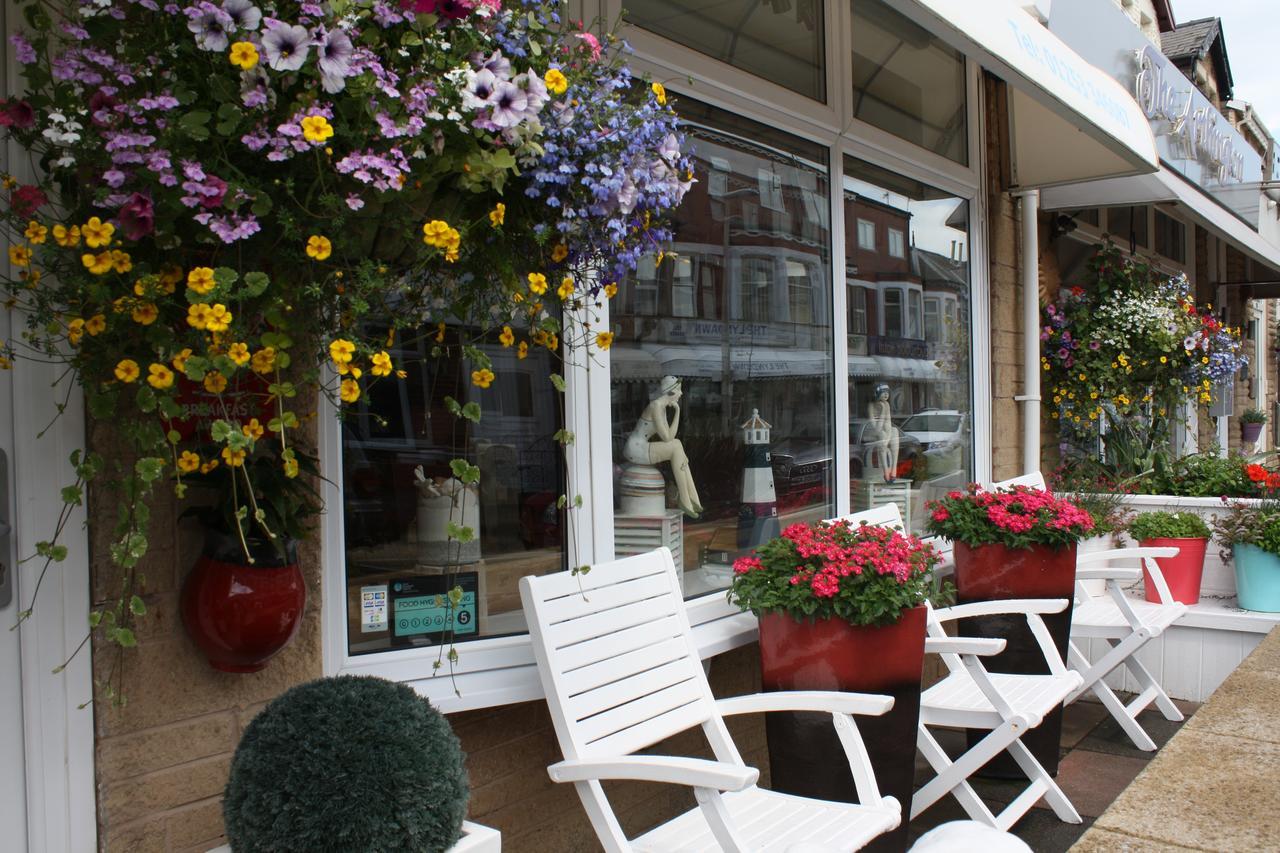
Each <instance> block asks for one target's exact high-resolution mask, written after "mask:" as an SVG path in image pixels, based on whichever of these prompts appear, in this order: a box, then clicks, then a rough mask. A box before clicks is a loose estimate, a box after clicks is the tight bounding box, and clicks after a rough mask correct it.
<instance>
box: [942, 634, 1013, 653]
mask: <svg viewBox="0 0 1280 853" xmlns="http://www.w3.org/2000/svg"><path fill="white" fill-rule="evenodd" d="M1006 645H1007V642H1006V641H1005V640H1001V639H995V638H991V639H988V638H985V637H925V640H924V652H925V654H938V655H998V654H1000V652H1002V651H1004V647H1005V646H1006Z"/></svg>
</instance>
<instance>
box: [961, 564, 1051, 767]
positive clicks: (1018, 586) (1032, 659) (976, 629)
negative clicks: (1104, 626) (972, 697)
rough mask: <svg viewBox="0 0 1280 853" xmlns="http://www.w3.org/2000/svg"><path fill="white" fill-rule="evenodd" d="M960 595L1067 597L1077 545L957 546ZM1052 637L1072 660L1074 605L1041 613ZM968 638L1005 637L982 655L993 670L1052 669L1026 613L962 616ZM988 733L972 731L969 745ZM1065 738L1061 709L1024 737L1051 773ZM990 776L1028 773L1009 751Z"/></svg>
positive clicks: (970, 598) (984, 597) (977, 597)
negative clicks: (1002, 646) (1002, 647)
mask: <svg viewBox="0 0 1280 853" xmlns="http://www.w3.org/2000/svg"><path fill="white" fill-rule="evenodd" d="M955 561H956V575H955V584H956V598H957V599H958V600H959V602H960V603H961V604H964V603H967V602H971V601H992V600H1000V599H1009V598H1065V599H1067V600H1068V601H1070V600H1071V599H1072V598H1073V597H1074V593H1075V579H1076V546H1075V544H1074V543H1072V544H1071V545H1069V546H1067V547H1065V548H1052V547H1050V546H1048V545H1033V546H1031V547H1030V548H1007V547H1005V546H1004V545H994V544H993V545H980V546H978V547H970V546H968V545H966V544H964V543H963V542H957V543H956V545H955ZM1041 618H1042V619H1044V623H1045V627H1047V628H1048V629H1049V633H1050V634H1051V635H1052V636H1053V641H1054V645H1055V646H1057V648H1058V653H1059V654H1060V655H1062V659H1063V660H1064V661H1065V660H1066V659H1067V641H1068V639H1069V638H1070V636H1071V607H1070V606H1068V607H1067V609H1066V610H1064V611H1063V612H1061V613H1047V614H1045V615H1044V616H1042V617H1041ZM959 631H960V634H961V635H963V636H966V637H995V638H999V639H1003V640H1005V641H1006V645H1005V650H1004V651H1003V652H1001V653H1000V654H998V655H993V656H991V657H986V658H983V659H982V660H983V664H984V665H985V666H986V667H987V669H988V670H989V671H991V672H1012V673H1021V674H1034V675H1042V674H1047V673H1048V672H1049V669H1048V667H1047V666H1046V664H1045V661H1044V655H1043V654H1042V653H1041V651H1040V644H1039V643H1037V642H1036V639H1035V636H1034V635H1033V634H1032V633H1031V630H1030V628H1028V627H1027V620H1026V617H1025V616H1022V615H1021V614H1019V615H1014V616H979V617H975V618H971V619H962V620H960V627H959ZM985 734H986V732H972V731H971V732H970V735H969V742H970V744H973V743H976V742H977V741H978V740H981V738H982V736H984V735H985ZM1061 740H1062V709H1061V708H1058V709H1057V710H1055V711H1054V712H1053V713H1051V714H1049V715H1047V716H1046V717H1045V719H1044V722H1042V723H1041V724H1040V725H1039V726H1037V727H1036V728H1034V729H1032V730H1031V731H1029V732H1028V733H1027V734H1025V735H1023V737H1022V742H1023V743H1024V744H1025V745H1026V747H1027V748H1028V749H1029V750H1031V752H1032V754H1033V755H1035V757H1036V760H1038V761H1039V762H1040V763H1041V765H1043V766H1044V768H1045V770H1047V771H1048V772H1049V773H1050V774H1056V773H1057V772H1058V745H1059V742H1060V741H1061ZM982 774H983V775H986V776H995V777H1000V778H1026V777H1025V774H1024V773H1023V772H1022V770H1021V768H1019V767H1018V766H1017V765H1016V764H1015V763H1014V762H1013V760H1012V759H1010V758H1009V757H1008V754H1007V753H1001V754H1000V755H999V756H997V757H996V758H995V759H994V760H992V761H991V762H990V763H989V764H987V766H986V767H985V768H983V770H982Z"/></svg>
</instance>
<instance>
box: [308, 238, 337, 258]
mask: <svg viewBox="0 0 1280 853" xmlns="http://www.w3.org/2000/svg"><path fill="white" fill-rule="evenodd" d="M332 254H333V244H332V243H330V242H329V238H328V237H321V236H320V235H319V234H312V235H311V236H310V237H308V238H307V257H308V258H312V259H313V260H317V261H323V260H325V259H327V258H328V257H329V256H330V255H332Z"/></svg>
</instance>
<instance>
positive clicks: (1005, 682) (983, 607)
mask: <svg viewBox="0 0 1280 853" xmlns="http://www.w3.org/2000/svg"><path fill="white" fill-rule="evenodd" d="M838 520H843V521H847V522H849V523H850V524H851V525H855V526H856V525H858V524H860V523H866V524H878V525H881V526H885V527H891V528H894V529H895V530H902V518H901V516H900V515H899V513H898V507H897V506H896V505H892V504H890V505H888V506H881V507H876V508H875V509H870V510H866V511H864V512H859V513H854V514H853V515H847V516H843V517H842V518H841V519H838ZM1068 603H1069V602H1068V601H1067V600H1066V599H1065V598H1063V599H1037V600H1005V601H984V602H977V603H974V604H962V605H959V606H956V607H948V608H946V609H943V610H935V609H933V608H932V607H930V608H929V622H928V626H929V627H928V636H927V637H926V639H925V652H927V653H933V654H940V655H942V661H943V664H944V665H945V666H946V668H947V671H948V675H947V676H946V678H944V679H943V680H942V681H940V682H938V683H937V684H935V685H933V686H932V687H930V688H929V689H928V690H926V691H925V692H924V693H923V694H922V695H921V697H920V725H919V729H918V735H917V738H916V746H917V747H918V748H919V750H920V752H921V754H923V755H924V757H925V760H926V761H928V762H929V765H930V766H931V767H933V770H934V773H935V774H936V775H935V776H934V778H933V779H932V780H931V781H930V782H928V783H927V784H925V785H924V786H923V787H922V788H920V790H918V791H916V793H915V796H914V797H912V800H911V818H912V819H914V818H915V817H916V816H917V815H919V814H920V813H922V812H923V811H924V810H925V809H928V808H929V807H930V806H932V805H933V804H934V803H936V802H937V801H938V800H940V799H942V798H943V797H944V796H946V795H947V794H949V793H950V794H953V795H954V796H955V798H956V800H958V801H959V803H960V805H961V806H962V807H963V808H964V810H965V812H966V813H967V814H968V815H969V817H970V818H972V819H973V820H975V821H979V822H981V823H984V824H986V825H987V826H991V827H995V828H996V829H1000V830H1008V829H1009V827H1010V826H1012V825H1013V824H1014V823H1016V822H1017V821H1018V820H1019V819H1020V818H1021V817H1022V816H1023V815H1025V814H1026V813H1027V812H1028V811H1029V810H1030V809H1031V807H1032V806H1034V805H1035V804H1036V802H1038V801H1039V800H1040V798H1041V797H1043V798H1044V799H1045V800H1046V801H1047V802H1048V803H1049V806H1050V808H1052V809H1053V811H1054V813H1055V814H1057V815H1058V817H1059V818H1061V819H1062V820H1064V821H1066V822H1068V823H1080V815H1079V813H1077V812H1076V810H1075V808H1074V807H1073V806H1072V805H1071V801H1070V800H1069V799H1067V795H1066V794H1064V793H1063V792H1062V789H1061V788H1059V787H1058V785H1057V783H1056V782H1054V781H1053V777H1051V776H1050V775H1049V774H1048V772H1047V771H1046V770H1045V769H1044V767H1043V766H1041V764H1040V762H1039V761H1037V760H1036V758H1035V756H1034V755H1032V754H1031V751H1030V750H1028V749H1027V747H1026V746H1025V745H1023V743H1022V741H1021V740H1020V738H1021V737H1022V736H1023V735H1024V734H1026V733H1027V732H1028V731H1030V730H1032V729H1034V728H1035V727H1037V726H1039V725H1040V723H1041V722H1043V721H1044V718H1045V716H1046V715H1047V714H1049V712H1051V711H1053V710H1054V709H1055V708H1057V707H1058V706H1059V705H1061V704H1062V703H1063V701H1064V700H1065V699H1066V697H1067V696H1068V695H1070V694H1071V693H1072V691H1074V690H1075V689H1076V688H1077V687H1078V686H1079V685H1080V682H1081V677H1080V675H1079V674H1078V673H1075V672H1071V671H1069V670H1068V669H1067V667H1066V664H1065V663H1063V661H1062V657H1061V655H1059V654H1058V649H1057V647H1056V646H1055V645H1054V643H1053V638H1052V637H1051V636H1050V634H1049V629H1048V628H1047V627H1046V626H1045V624H1044V620H1043V619H1041V618H1040V615H1041V614H1044V613H1061V612H1062V611H1063V610H1066V609H1067V605H1068ZM1009 614H1023V615H1025V616H1026V619H1027V623H1028V626H1029V627H1030V629H1031V632H1032V635H1033V636H1034V637H1035V640H1036V643H1037V644H1038V645H1039V646H1040V651H1041V653H1042V654H1043V655H1044V658H1045V664H1046V666H1047V667H1048V670H1049V672H1048V674H1046V675H1021V674H1012V673H1009V674H1006V673H989V672H987V670H986V668H985V667H984V666H983V665H982V661H981V660H979V658H980V657H981V656H986V655H994V654H998V653H1000V652H1001V651H1003V650H1004V646H1005V641H1004V640H999V639H983V638H970V637H948V636H947V633H946V629H945V627H944V626H945V624H946V623H947V622H951V621H953V620H956V619H961V618H966V617H970V616H994V615H1009ZM929 726H954V727H960V728H966V729H988V730H990V731H989V734H987V735H986V737H984V738H983V739H982V740H980V741H979V742H978V743H976V744H974V745H973V746H972V747H970V748H969V750H968V751H967V752H965V753H964V755H962V756H960V757H959V758H957V759H956V760H955V761H952V760H951V758H950V756H948V755H947V753H946V751H945V750H944V749H943V748H942V747H941V746H940V745H939V744H938V741H937V740H936V739H935V738H934V736H933V734H932V733H931V732H930V731H929ZM1001 752H1008V753H1009V754H1010V756H1012V758H1013V760H1014V761H1015V762H1017V764H1018V766H1019V767H1020V768H1021V769H1022V772H1023V773H1025V774H1026V776H1027V778H1028V780H1030V782H1029V784H1028V785H1027V787H1026V789H1025V790H1024V791H1023V792H1022V793H1021V794H1019V795H1018V796H1017V797H1016V798H1015V799H1014V800H1013V802H1011V803H1009V805H1008V806H1006V807H1005V809H1004V810H1003V811H1001V812H1000V814H999V815H995V814H992V812H991V810H990V809H989V808H988V807H987V805H986V803H984V802H983V801H982V799H981V798H980V797H979V796H978V794H977V792H976V791H974V790H973V786H972V785H970V784H969V777H970V776H972V775H973V774H974V773H976V772H977V771H978V770H980V769H982V767H983V766H985V765H986V764H987V763H988V762H989V761H991V759H993V758H995V757H996V756H997V755H999V754H1000V753H1001Z"/></svg>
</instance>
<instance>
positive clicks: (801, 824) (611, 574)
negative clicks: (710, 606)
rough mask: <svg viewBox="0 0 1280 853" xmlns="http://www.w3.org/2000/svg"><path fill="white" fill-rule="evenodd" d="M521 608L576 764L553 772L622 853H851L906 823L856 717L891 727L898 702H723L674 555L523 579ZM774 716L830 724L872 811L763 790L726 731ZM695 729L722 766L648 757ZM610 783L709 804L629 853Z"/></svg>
mask: <svg viewBox="0 0 1280 853" xmlns="http://www.w3.org/2000/svg"><path fill="white" fill-rule="evenodd" d="M520 598H521V601H522V602H523V603H524V611H525V614H526V616H527V618H528V621H529V633H530V636H531V639H532V642H533V650H534V657H535V658H536V660H537V664H538V674H539V676H540V677H541V679H542V685H543V688H544V689H545V691H546V695H547V705H548V706H549V707H550V709H551V717H552V720H553V721H554V723H555V729H556V737H557V738H558V739H559V741H560V748H561V750H562V751H563V752H564V756H565V760H564V761H561V762H560V763H558V764H553V765H552V766H551V767H549V768H548V772H549V773H550V774H551V778H552V779H554V780H555V781H557V782H572V783H573V784H574V787H575V788H576V789H577V791H578V796H579V797H580V798H581V799H582V804H583V806H584V808H585V809H586V811H587V815H588V817H589V818H590V819H591V825H592V826H593V827H594V828H595V831H596V835H597V837H598V838H599V840H600V843H601V844H602V845H603V847H604V848H605V850H607V851H609V853H617V851H629V850H647V851H655V853H692V851H713V850H714V851H718V850H725V851H734V853H737V851H743V853H745V851H772V852H773V853H783V852H784V851H786V850H788V849H789V848H792V847H793V846H794V847H795V848H796V849H801V847H802V845H805V844H809V845H821V847H820V848H818V849H822V850H830V851H837V850H838V851H848V850H856V849H858V848H860V847H862V846H863V845H864V844H866V843H867V842H868V841H870V840H871V839H873V838H875V837H876V836H877V835H880V834H882V833H884V832H887V831H888V830H890V829H893V828H895V827H896V826H898V824H899V823H900V821H901V819H902V809H901V806H900V805H899V804H898V801H897V800H895V799H894V798H893V797H882V796H880V792H879V790H878V789H877V787H876V781H875V776H874V774H873V772H872V770H871V764H870V762H869V760H868V758H867V753H866V748H865V747H864V745H863V742H862V738H861V736H860V735H859V733H858V728H857V725H856V724H855V723H854V721H853V718H852V717H851V716H850V715H851V714H872V715H879V714H883V713H884V712H885V711H887V710H888V709H889V708H890V707H891V706H892V704H893V700H892V699H891V698H889V697H887V696H871V695H866V694H857V693H834V692H822V691H812V692H809V691H805V692H778V693H764V694H759V695H755V696H737V697H733V698H730V699H721V700H716V699H715V697H714V696H712V694H711V688H710V687H709V686H708V684H707V678H706V674H705V673H704V671H703V669H702V662H701V661H700V660H699V656H698V649H697V646H696V645H695V644H694V641H693V634H692V631H691V630H690V627H689V619H688V617H687V615H686V614H685V608H684V601H683V600H682V598H681V596H680V590H679V586H678V584H677V580H676V574H675V567H674V565H673V564H672V561H671V552H670V551H668V550H667V549H666V548H660V549H658V550H657V551H650V552H648V553H646V554H640V555H638V556H635V557H628V558H626V559H622V560H617V561H615V562H612V563H602V564H599V565H596V566H594V567H592V569H591V571H590V572H589V573H587V574H577V575H574V574H571V573H569V572H561V573H559V574H553V575H545V576H542V577H526V578H522V579H521V581H520ZM765 711H825V712H828V713H830V714H831V717H832V722H833V724H834V725H835V727H836V731H837V733H838V734H839V737H840V742H841V744H842V745H843V747H844V751H845V757H846V758H847V760H848V761H849V767H850V769H851V771H852V773H853V779H854V783H855V786H856V789H857V794H858V799H859V800H860V801H861V802H860V803H859V804H853V803H838V802H827V801H824V800H812V799H807V798H804V797H797V796H793V795H790V794H781V793H776V792H773V791H766V790H763V789H761V788H758V787H756V784H755V783H756V780H757V778H758V777H759V771H758V770H756V769H755V768H752V767H748V766H746V764H744V763H743V761H742V757H741V755H740V754H739V753H738V750H737V748H736V747H735V746H734V745H733V741H732V740H731V739H730V737H729V731H728V729H727V728H726V727H725V724H724V719H723V718H724V717H726V716H729V715H731V714H741V713H755V712H765ZM693 726H701V727H702V731H703V732H704V734H705V735H706V738H707V740H708V742H709V743H710V745H711V750H712V752H713V753H714V755H715V759H716V760H714V761H712V760H707V759H702V758H689V757H677V756H665V755H647V754H645V755H637V754H635V753H636V752H637V751H639V750H642V749H645V748H647V747H650V746H652V745H653V744H655V743H657V742H659V741H661V740H663V739H664V738H667V737H670V736H671V735H674V734H676V733H678V732H681V731H684V730H685V729H688V728H692V727H693ZM611 779H635V780H642V781H649V782H665V783H671V784H677V785H687V786H689V787H692V788H693V790H694V795H695V797H696V799H697V802H698V805H697V807H696V808H694V809H691V810H690V811H688V812H686V813H685V814H683V815H681V816H680V817H677V818H675V819H674V820H672V821H670V822H668V823H666V824H663V825H662V826H659V827H657V828H656V829H653V830H651V831H650V832H647V833H645V834H644V835H642V836H641V837H639V838H636V839H633V840H628V839H627V837H626V835H625V834H624V833H623V831H622V827H621V826H620V825H619V823H618V820H617V817H616V816H615V815H614V813H613V808H612V807H611V806H610V804H609V801H608V799H607V798H606V796H605V793H604V789H603V787H602V786H601V784H600V783H601V781H602V780H611Z"/></svg>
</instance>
